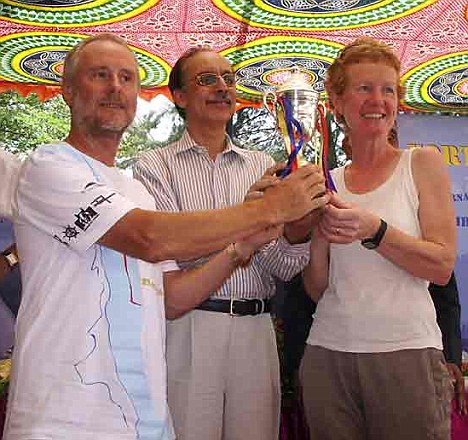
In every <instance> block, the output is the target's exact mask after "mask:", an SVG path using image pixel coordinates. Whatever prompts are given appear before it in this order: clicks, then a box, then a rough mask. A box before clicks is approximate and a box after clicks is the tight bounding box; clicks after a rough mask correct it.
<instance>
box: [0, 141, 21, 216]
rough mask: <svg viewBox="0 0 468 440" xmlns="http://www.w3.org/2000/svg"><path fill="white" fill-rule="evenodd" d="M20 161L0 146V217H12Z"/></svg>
mask: <svg viewBox="0 0 468 440" xmlns="http://www.w3.org/2000/svg"><path fill="white" fill-rule="evenodd" d="M20 168H21V161H20V160H19V159H18V158H17V157H15V156H14V155H13V154H11V153H8V152H7V151H5V150H2V149H1V148H0V217H6V218H10V219H11V218H12V216H13V206H14V191H15V189H16V185H17V183H18V176H19V171H20Z"/></svg>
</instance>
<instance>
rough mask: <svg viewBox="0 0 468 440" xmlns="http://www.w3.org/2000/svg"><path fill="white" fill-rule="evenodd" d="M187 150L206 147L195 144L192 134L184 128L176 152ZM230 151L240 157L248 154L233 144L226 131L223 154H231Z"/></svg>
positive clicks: (197, 149)
mask: <svg viewBox="0 0 468 440" xmlns="http://www.w3.org/2000/svg"><path fill="white" fill-rule="evenodd" d="M189 150H193V151H200V150H206V148H205V147H203V146H201V145H199V144H197V143H196V142H195V141H194V140H193V138H192V136H190V133H189V132H188V130H184V132H183V134H182V137H181V138H180V139H179V142H177V147H176V154H180V153H183V152H186V151H189ZM232 153H234V154H236V155H238V156H240V157H242V158H244V157H245V156H246V155H247V154H248V153H247V151H246V150H245V149H244V148H240V147H238V146H236V145H234V142H232V139H231V138H230V136H229V135H228V134H227V133H226V148H225V149H224V151H223V154H232Z"/></svg>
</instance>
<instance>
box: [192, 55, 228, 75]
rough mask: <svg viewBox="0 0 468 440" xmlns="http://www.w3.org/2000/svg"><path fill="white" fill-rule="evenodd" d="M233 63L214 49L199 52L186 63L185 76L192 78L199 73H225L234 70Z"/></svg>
mask: <svg viewBox="0 0 468 440" xmlns="http://www.w3.org/2000/svg"><path fill="white" fill-rule="evenodd" d="M232 71H233V70H232V65H231V63H230V62H229V61H228V60H227V59H226V58H225V57H223V56H222V55H219V54H218V53H216V52H214V51H203V52H198V53H196V54H195V55H193V56H192V57H190V58H189V59H188V60H187V61H186V62H185V64H184V69H183V73H184V77H185V78H190V77H193V76H195V75H198V74H199V73H205V72H212V73H225V72H232Z"/></svg>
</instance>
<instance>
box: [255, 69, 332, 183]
mask: <svg viewBox="0 0 468 440" xmlns="http://www.w3.org/2000/svg"><path fill="white" fill-rule="evenodd" d="M263 105H264V106H265V108H266V109H267V110H268V111H269V112H270V114H272V115H273V116H274V118H275V119H276V123H277V126H278V129H279V131H280V132H281V134H282V135H283V138H284V141H285V144H286V150H287V153H288V162H287V164H286V168H285V169H284V170H283V171H282V172H281V175H280V177H285V176H287V175H288V174H289V173H290V172H291V171H294V170H295V169H296V168H297V167H298V166H300V165H302V164H303V163H304V162H306V160H305V158H304V156H303V154H302V152H303V147H304V144H305V143H307V142H312V143H313V144H315V145H314V150H315V151H314V153H315V154H314V160H315V164H321V165H322V167H323V170H324V174H325V176H326V177H327V187H328V188H330V189H334V185H333V182H332V180H331V178H330V176H329V172H328V167H327V159H328V154H327V147H328V131H327V124H326V109H325V106H324V105H323V104H322V103H321V102H320V101H319V93H317V92H315V91H314V90H313V89H312V86H311V85H310V84H309V82H308V81H307V80H306V78H305V75H304V74H303V73H302V72H301V70H300V69H299V68H298V67H293V68H292V69H291V75H290V77H289V79H288V80H287V81H286V82H285V83H284V84H282V85H281V86H280V87H278V88H277V89H276V90H275V91H274V92H273V91H268V92H266V93H265V94H264V95H263ZM270 105H271V106H272V109H271V108H270ZM318 122H319V123H318ZM318 126H319V127H318ZM317 128H319V130H317ZM317 131H319V132H320V133H321V136H320V140H319V141H317V139H314V138H315V137H316V136H315V135H316V132H317Z"/></svg>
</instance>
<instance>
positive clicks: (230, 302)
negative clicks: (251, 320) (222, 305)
mask: <svg viewBox="0 0 468 440" xmlns="http://www.w3.org/2000/svg"><path fill="white" fill-rule="evenodd" d="M234 301H239V302H240V301H246V300H245V299H242V298H236V299H234V298H231V299H230V300H229V314H230V315H231V316H242V315H241V314H239V313H235V312H234Z"/></svg>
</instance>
